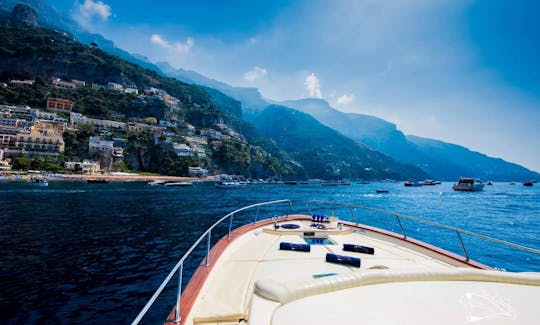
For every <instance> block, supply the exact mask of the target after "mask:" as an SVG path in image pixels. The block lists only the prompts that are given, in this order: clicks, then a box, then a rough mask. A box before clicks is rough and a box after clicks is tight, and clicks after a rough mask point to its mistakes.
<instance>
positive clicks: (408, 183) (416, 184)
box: [403, 181, 422, 187]
mask: <svg viewBox="0 0 540 325" xmlns="http://www.w3.org/2000/svg"><path fill="white" fill-rule="evenodd" d="M403 185H405V186H407V187H420V186H422V183H420V182H417V181H406V182H405V183H403Z"/></svg>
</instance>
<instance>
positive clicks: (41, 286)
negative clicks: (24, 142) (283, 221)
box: [0, 182, 540, 324]
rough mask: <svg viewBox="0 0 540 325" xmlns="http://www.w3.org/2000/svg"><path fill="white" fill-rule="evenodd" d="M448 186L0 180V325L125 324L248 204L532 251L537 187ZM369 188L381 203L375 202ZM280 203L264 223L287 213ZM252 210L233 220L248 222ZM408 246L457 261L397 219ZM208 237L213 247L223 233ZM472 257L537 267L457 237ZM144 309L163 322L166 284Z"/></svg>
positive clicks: (171, 293) (538, 236)
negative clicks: (312, 205) (310, 205)
mask: <svg viewBox="0 0 540 325" xmlns="http://www.w3.org/2000/svg"><path fill="white" fill-rule="evenodd" d="M451 186H452V184H451V183H443V184H441V185H436V186H424V187H419V188H408V187H404V186H403V183H400V184H393V183H384V184H383V183H371V184H352V185H351V186H339V187H323V186H321V185H320V184H309V185H305V184H298V185H295V186H293V185H283V184H259V185H248V186H246V187H244V188H238V189H233V190H223V189H216V188H214V186H213V184H212V183H197V184H195V185H194V186H193V187H189V188H186V187H181V188H169V187H159V186H148V185H147V184H146V183H143V182H125V183H109V184H87V183H83V182H51V183H50V185H49V186H48V187H45V188H35V187H32V186H30V185H28V184H27V183H22V182H0V323H2V324H18V323H29V324H35V323H47V324H72V323H79V322H84V323H86V324H111V323H114V324H127V323H129V322H131V321H132V320H133V318H134V317H135V316H136V315H137V313H138V312H139V311H140V309H141V308H142V307H143V305H144V304H145V303H146V301H147V300H148V299H149V298H150V296H151V295H152V293H153V292H154V290H155V289H156V288H157V287H158V286H159V284H160V283H161V281H162V280H163V279H164V278H165V276H166V275H167V273H168V272H169V271H170V270H171V268H172V267H173V266H174V265H175V264H176V262H177V261H178V260H179V259H180V258H181V257H182V255H183V254H184V253H185V252H186V250H187V249H188V248H189V247H190V246H191V244H192V243H193V242H194V241H195V240H196V239H197V238H198V237H199V236H200V234H201V233H203V232H204V230H205V229H206V228H207V227H209V226H210V225H211V224H212V223H213V222H215V221H216V220H218V219H219V218H220V217H221V216H223V215H225V214H226V213H228V212H230V211H233V210H235V209H237V208H240V207H242V206H245V205H249V204H253V203H257V202H261V201H269V200H276V199H291V200H292V201H293V202H294V205H293V207H292V209H291V210H290V212H293V213H309V211H308V210H307V209H306V205H305V201H306V200H327V201H338V202H344V203H351V204H356V205H363V206H369V207H373V208H377V209H382V210H387V211H392V212H395V213H400V214H404V215H409V216H416V217H421V218H425V219H427V220H431V221H435V222H438V223H442V224H446V225H452V226H454V227H458V228H462V229H467V230H470V231H473V232H476V233H480V234H483V235H487V236H491V237H495V238H498V239H501V240H505V241H510V242H514V243H518V244H521V245H525V246H528V247H532V248H535V249H540V184H535V186H533V187H524V186H522V185H521V184H520V183H518V184H516V185H510V184H508V183H495V184H494V185H493V186H486V187H485V190H484V191H482V192H479V193H463V192H454V191H452V190H451ZM378 188H384V189H388V190H389V191H390V193H388V194H376V193H375V190H376V189H378ZM288 211H289V210H288V209H286V208H285V206H283V205H281V206H277V207H271V208H265V209H261V210H260V216H261V217H271V216H274V215H280V214H283V213H287V212H288ZM255 212H256V210H252V211H251V212H250V213H244V214H240V215H238V216H237V217H235V224H236V222H238V223H242V222H247V221H252V220H253V218H254V217H255ZM312 212H313V213H318V214H326V215H329V214H330V213H332V212H333V213H334V214H335V215H336V216H338V217H340V218H341V219H344V220H353V221H356V220H355V219H358V220H359V221H360V222H363V223H369V224H374V225H377V226H381V227H384V228H386V229H389V230H393V231H396V232H400V231H401V230H400V228H399V225H398V224H397V222H396V219H395V217H392V216H389V217H388V216H387V217H384V216H381V215H375V214H373V213H368V212H362V211H361V210H355V211H354V210H353V212H354V216H352V215H351V214H350V211H349V210H348V209H343V208H339V207H332V208H323V207H322V206H320V207H319V208H316V209H314V210H313V211H312ZM403 226H404V228H405V231H406V233H407V235H408V236H409V237H413V238H417V239H420V240H424V241H427V242H429V243H433V244H435V245H437V246H441V247H443V248H446V249H449V250H452V251H454V252H456V253H459V254H462V250H461V246H460V245H459V242H458V240H457V237H456V234H455V232H453V231H449V230H440V229H437V228H434V227H431V226H425V225H418V224H414V223H412V222H409V221H404V222H403ZM220 231H221V233H216V234H214V236H213V243H215V242H216V241H217V240H218V237H220V236H222V235H223V234H225V232H226V226H225V227H222V229H220ZM463 240H464V242H465V245H466V249H467V252H468V254H469V256H470V257H471V258H472V259H474V260H477V261H479V262H482V263H485V264H488V265H490V266H494V267H497V268H500V269H505V270H509V271H525V270H529V271H540V259H539V258H538V257H536V256H534V255H533V254H532V253H524V252H520V251H517V250H514V249H509V248H507V247H505V246H502V245H499V244H495V243H491V242H488V241H484V240H480V239H478V238H475V237H471V236H468V235H464V236H463ZM204 253H205V247H204V245H202V246H201V247H199V248H198V250H197V251H196V252H195V254H194V256H193V258H192V259H190V263H188V265H187V266H186V271H185V274H187V275H188V276H189V274H190V273H191V272H192V270H193V268H194V266H195V265H196V264H197V263H199V262H200V261H201V259H202V258H203V256H204ZM174 283H176V281H173V285H171V286H170V287H168V289H167V290H166V291H165V293H164V294H163V295H162V297H160V299H158V300H157V302H156V305H155V306H154V307H153V308H152V309H151V312H150V313H149V315H148V317H147V318H145V323H150V324H156V323H160V322H162V321H163V320H164V319H165V318H166V316H167V314H168V312H169V311H170V310H171V308H172V306H173V304H174V302H175V298H174V297H175V294H176V292H175V284H174Z"/></svg>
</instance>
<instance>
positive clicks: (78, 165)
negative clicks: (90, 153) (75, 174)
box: [64, 160, 100, 174]
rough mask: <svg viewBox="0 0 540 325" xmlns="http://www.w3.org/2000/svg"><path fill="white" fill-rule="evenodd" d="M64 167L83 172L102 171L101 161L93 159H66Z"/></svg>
mask: <svg viewBox="0 0 540 325" xmlns="http://www.w3.org/2000/svg"><path fill="white" fill-rule="evenodd" d="M64 167H65V168H66V169H67V170H72V171H81V172H82V173H83V174H97V173H99V171H100V167H99V163H98V162H95V161H91V160H83V161H82V162H80V161H66V162H65V163H64Z"/></svg>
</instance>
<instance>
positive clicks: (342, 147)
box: [254, 105, 427, 179]
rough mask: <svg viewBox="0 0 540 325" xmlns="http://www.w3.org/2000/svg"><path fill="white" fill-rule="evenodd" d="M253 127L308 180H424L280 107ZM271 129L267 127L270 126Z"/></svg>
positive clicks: (267, 112) (265, 113) (421, 174)
mask: <svg viewBox="0 0 540 325" xmlns="http://www.w3.org/2000/svg"><path fill="white" fill-rule="evenodd" d="M254 124H255V126H256V127H257V129H258V130H259V132H260V133H261V134H262V135H264V136H267V137H270V138H272V139H274V141H276V143H277V144H278V145H279V147H281V148H283V149H284V150H286V151H288V152H289V153H290V154H291V156H292V157H293V158H295V159H296V160H298V161H299V162H300V163H301V164H302V165H303V166H304V168H305V170H306V173H307V175H308V177H322V178H326V179H332V178H363V179H384V178H392V179H424V178H426V177H427V175H426V174H425V173H424V172H422V171H421V170H420V169H418V168H416V167H412V166H408V165H401V164H399V163H397V162H395V161H393V160H392V159H391V158H389V157H387V156H385V155H383V154H381V153H379V152H377V151H374V150H372V149H370V148H369V147H367V146H365V145H363V144H360V143H358V142H355V141H353V140H351V139H349V138H347V137H345V136H343V135H341V134H340V133H339V132H337V131H335V130H332V129H331V128H329V127H326V126H324V125H322V124H321V123H319V122H318V121H317V120H315V119H314V118H312V117H311V116H309V115H307V114H305V113H302V112H300V111H295V110H292V109H290V108H287V107H283V106H275V105H273V106H270V107H268V108H266V109H265V110H264V111H263V112H262V113H261V114H259V115H258V116H257V117H256V118H255V120H254ZM270 126H271V127H270Z"/></svg>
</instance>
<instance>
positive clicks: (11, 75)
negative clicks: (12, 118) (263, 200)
mask: <svg viewBox="0 0 540 325" xmlns="http://www.w3.org/2000/svg"><path fill="white" fill-rule="evenodd" d="M51 78H61V79H62V80H65V81H70V80H73V79H76V80H82V81H85V82H86V84H87V85H86V86H85V87H82V88H77V89H56V88H52V87H51V86H50V83H49V81H50V80H51ZM12 79H31V80H35V82H34V85H33V86H25V87H17V88H12V87H0V103H1V104H10V105H28V106H30V107H35V108H43V107H44V106H45V103H46V99H47V98H48V97H61V98H66V99H70V100H72V101H74V103H75V107H74V111H75V112H78V113H82V114H85V115H86V116H88V117H93V118H100V119H118V118H117V117H115V116H119V115H120V116H123V117H122V118H121V119H120V121H125V120H128V119H136V120H137V121H144V120H145V118H148V117H153V118H155V120H154V121H159V120H163V119H165V115H168V118H169V119H170V118H173V119H174V120H175V121H177V122H178V123H177V124H178V125H180V124H181V123H183V122H186V123H189V124H191V125H193V126H195V127H196V130H197V131H196V132H197V134H198V133H199V132H200V131H204V130H212V129H213V130H216V131H218V130H221V129H220V128H219V127H218V125H223V124H225V125H227V126H228V127H232V128H233V131H232V132H235V131H234V128H235V127H242V128H243V129H249V127H247V126H244V125H243V123H244V122H243V121H241V120H240V116H241V108H240V103H239V102H238V101H236V100H234V99H232V98H230V97H227V96H226V95H224V94H222V93H220V92H219V91H217V90H214V89H208V88H207V89H203V88H202V87H198V86H193V85H189V84H186V83H183V82H181V81H178V80H176V79H174V78H168V77H163V76H161V75H159V74H157V73H156V72H154V71H152V70H148V69H144V68H141V67H139V66H137V65H135V64H132V63H129V62H127V61H125V60H123V59H121V58H119V57H116V56H113V55H110V54H108V53H106V52H104V51H102V50H100V49H99V48H95V47H89V46H85V45H83V44H81V43H79V42H77V41H76V40H74V39H72V38H71V37H69V36H67V35H66V34H64V33H60V32H56V31H53V30H48V29H43V28H35V27H31V26H29V25H25V24H22V23H17V22H13V21H10V20H4V21H3V22H1V23H0V81H2V82H5V83H7V82H9V81H10V80H12ZM108 82H114V83H118V84H123V85H133V86H135V87H136V88H138V90H139V92H142V91H143V90H144V89H148V88H149V87H153V88H157V89H161V90H163V91H165V92H166V93H167V94H168V95H170V96H173V97H175V98H177V99H178V100H179V103H178V106H177V107H176V108H174V109H169V110H168V111H167V105H165V103H164V102H163V101H162V100H160V99H156V100H153V99H151V97H146V98H144V99H141V98H140V96H136V95H132V94H127V93H122V92H118V91H114V90H109V89H102V88H101V89H94V88H93V87H91V86H90V85H91V84H93V83H95V84H99V85H104V84H107V83H108ZM166 113H167V114H166ZM171 115H172V116H171ZM168 129H170V130H169V132H172V133H173V135H174V134H176V135H177V136H178V137H179V138H181V137H182V136H183V135H186V133H187V131H186V130H183V129H182V128H181V127H170V128H168ZM251 129H253V128H251ZM253 130H254V129H253ZM70 132H71V131H70ZM96 134H97V131H96V130H89V132H86V134H84V135H81V134H65V136H64V137H65V138H67V139H66V153H65V155H64V156H62V157H60V158H59V159H60V160H70V159H84V158H90V155H89V154H88V153H85V150H84V149H85V146H86V148H87V145H88V137H89V136H92V135H96ZM197 134H196V135H197ZM114 136H121V137H125V138H126V140H127V141H128V145H127V147H126V154H125V164H127V167H129V168H131V169H133V170H139V171H150V172H158V173H162V174H173V175H182V174H184V173H185V171H186V170H187V166H188V165H201V166H203V167H205V168H208V169H209V170H211V171H212V172H214V173H233V174H242V175H245V176H246V177H257V178H266V177H296V176H295V175H301V174H302V171H301V169H299V168H298V166H296V165H294V164H292V163H290V162H289V161H290V158H288V155H287V154H286V153H285V152H284V151H283V150H280V149H279V148H278V147H277V146H276V145H275V143H273V142H271V141H264V140H261V137H260V136H259V135H258V134H257V133H256V132H252V133H250V134H249V136H245V142H244V140H241V139H242V138H241V137H239V138H238V137H237V138H233V139H228V140H225V141H222V145H220V146H218V147H214V148H212V149H209V150H208V153H209V155H207V157H206V158H197V157H178V156H177V155H176V154H175V153H174V151H173V149H172V145H170V144H167V143H155V140H154V139H153V136H152V135H150V134H138V135H137V134H123V133H119V134H114ZM235 139H238V140H235ZM251 142H253V143H251ZM57 163H58V164H59V165H60V164H61V163H62V161H58V162H57Z"/></svg>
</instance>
